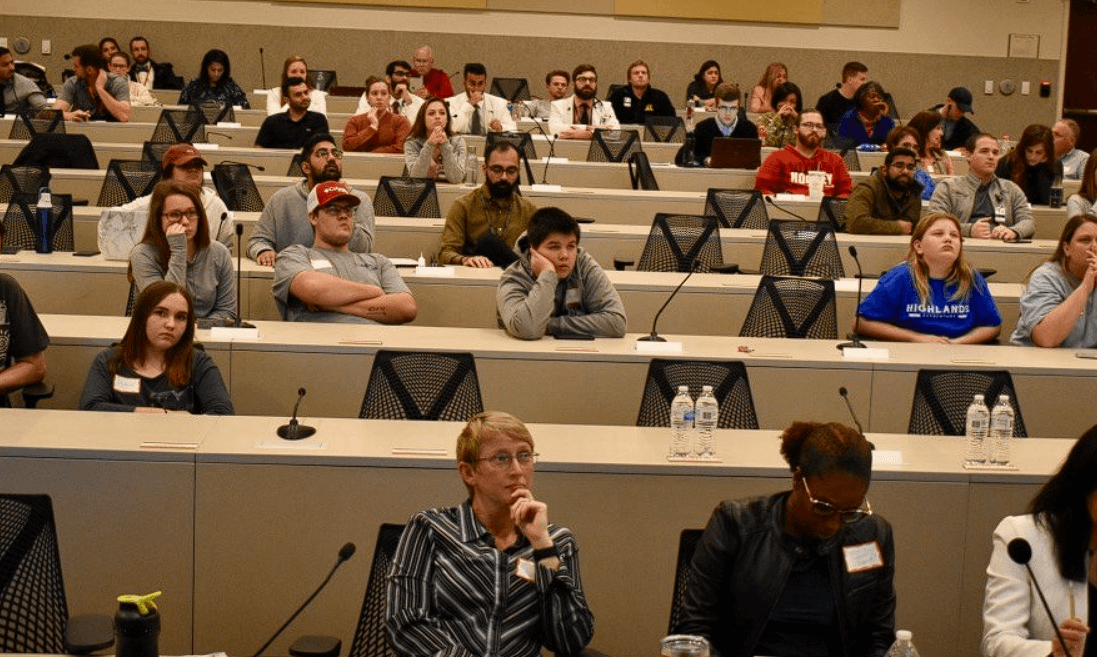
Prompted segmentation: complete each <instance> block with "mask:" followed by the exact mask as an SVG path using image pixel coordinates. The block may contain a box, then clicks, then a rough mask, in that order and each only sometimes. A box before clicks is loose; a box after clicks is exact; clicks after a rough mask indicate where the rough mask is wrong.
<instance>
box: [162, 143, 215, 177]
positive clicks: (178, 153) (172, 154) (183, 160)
mask: <svg viewBox="0 0 1097 657" xmlns="http://www.w3.org/2000/svg"><path fill="white" fill-rule="evenodd" d="M195 160H198V161H200V162H201V163H202V166H209V162H206V159H205V158H204V157H202V153H201V152H199V150H198V149H197V148H195V147H194V146H192V145H191V144H187V143H185V142H184V143H179V144H176V145H174V146H172V147H171V148H169V149H168V150H167V151H166V152H165V153H164V158H163V159H162V160H160V169H161V171H162V170H164V169H166V168H168V165H169V164H171V165H172V166H177V167H181V166H183V165H184V164H187V163H189V162H193V161H195Z"/></svg>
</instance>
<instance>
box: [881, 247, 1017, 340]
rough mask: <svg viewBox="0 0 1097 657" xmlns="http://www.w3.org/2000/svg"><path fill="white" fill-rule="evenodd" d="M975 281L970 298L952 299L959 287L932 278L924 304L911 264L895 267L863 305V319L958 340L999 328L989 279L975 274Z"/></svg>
mask: <svg viewBox="0 0 1097 657" xmlns="http://www.w3.org/2000/svg"><path fill="white" fill-rule="evenodd" d="M973 275H974V277H975V280H974V281H973V285H972V288H971V295H970V296H969V297H968V298H967V299H951V298H950V297H951V296H952V294H953V293H954V292H955V290H956V287H955V286H954V285H949V286H948V287H947V288H946V286H945V281H944V280H942V279H937V278H931V279H929V302H928V303H925V304H923V303H922V302H921V300H920V299H919V298H918V290H917V289H916V288H915V287H914V276H913V272H912V271H911V266H910V263H907V262H904V263H903V264H901V265H898V266H896V267H893V268H891V269H890V270H888V271H887V273H885V274H884V275H883V276H881V277H880V281H879V282H878V283H877V284H876V288H875V289H873V290H872V292H871V293H870V294H869V295H868V298H866V299H865V300H864V301H863V302H862V303H861V317H864V318H865V319H871V320H875V321H879V322H887V323H888V324H894V325H895V326H898V327H900V328H905V329H908V330H911V331H916V332H918V333H925V334H927V335H941V336H944V337H946V338H958V337H960V336H962V335H964V334H966V333H968V332H969V331H971V330H972V329H974V328H977V327H981V326H999V325H1001V323H1002V316H1001V315H1000V314H998V307H997V306H996V305H994V298H993V297H991V296H990V289H989V288H988V287H987V282H986V280H985V279H984V278H983V277H982V276H981V275H980V274H979V272H973Z"/></svg>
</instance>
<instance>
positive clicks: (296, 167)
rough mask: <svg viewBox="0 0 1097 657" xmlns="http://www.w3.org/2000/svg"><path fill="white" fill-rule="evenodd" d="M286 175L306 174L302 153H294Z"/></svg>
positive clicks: (405, 168) (292, 176) (293, 176)
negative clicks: (302, 168)
mask: <svg viewBox="0 0 1097 657" xmlns="http://www.w3.org/2000/svg"><path fill="white" fill-rule="evenodd" d="M407 168H408V167H407V165H406V164H405V165H404V170H405V171H407ZM286 175H287V176H289V177H290V178H296V177H298V176H303V175H305V172H304V171H302V170H301V154H300V153H294V155H293V157H291V158H290V161H289V169H287V170H286Z"/></svg>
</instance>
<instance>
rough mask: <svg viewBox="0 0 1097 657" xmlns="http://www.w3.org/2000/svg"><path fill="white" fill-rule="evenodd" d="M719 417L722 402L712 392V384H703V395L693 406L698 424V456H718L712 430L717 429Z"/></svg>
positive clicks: (694, 419) (694, 416)
mask: <svg viewBox="0 0 1097 657" xmlns="http://www.w3.org/2000/svg"><path fill="white" fill-rule="evenodd" d="M719 419H720V404H719V402H717V401H716V397H715V396H714V395H713V394H712V386H701V396H700V397H698V398H697V403H696V404H694V406H693V421H694V423H695V424H696V426H697V449H695V450H694V452H696V454H697V456H700V457H701V458H711V457H713V456H716V449H715V446H714V445H713V441H712V432H713V431H715V430H716V423H717V421H718V420H719Z"/></svg>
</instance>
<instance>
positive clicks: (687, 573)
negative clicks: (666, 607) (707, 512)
mask: <svg viewBox="0 0 1097 657" xmlns="http://www.w3.org/2000/svg"><path fill="white" fill-rule="evenodd" d="M704 533H705V530H703V529H683V530H682V533H681V534H680V535H679V536H678V565H677V566H676V567H675V569H674V590H673V591H672V592H671V597H670V621H669V622H668V623H667V634H679V631H678V625H679V623H681V622H682V610H683V609H684V608H685V606H686V591H688V590H689V578H690V577H691V575H692V570H691V569H690V567H691V565H692V564H693V553H694V552H696V551H697V544H698V543H700V542H701V535H702V534H704Z"/></svg>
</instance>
